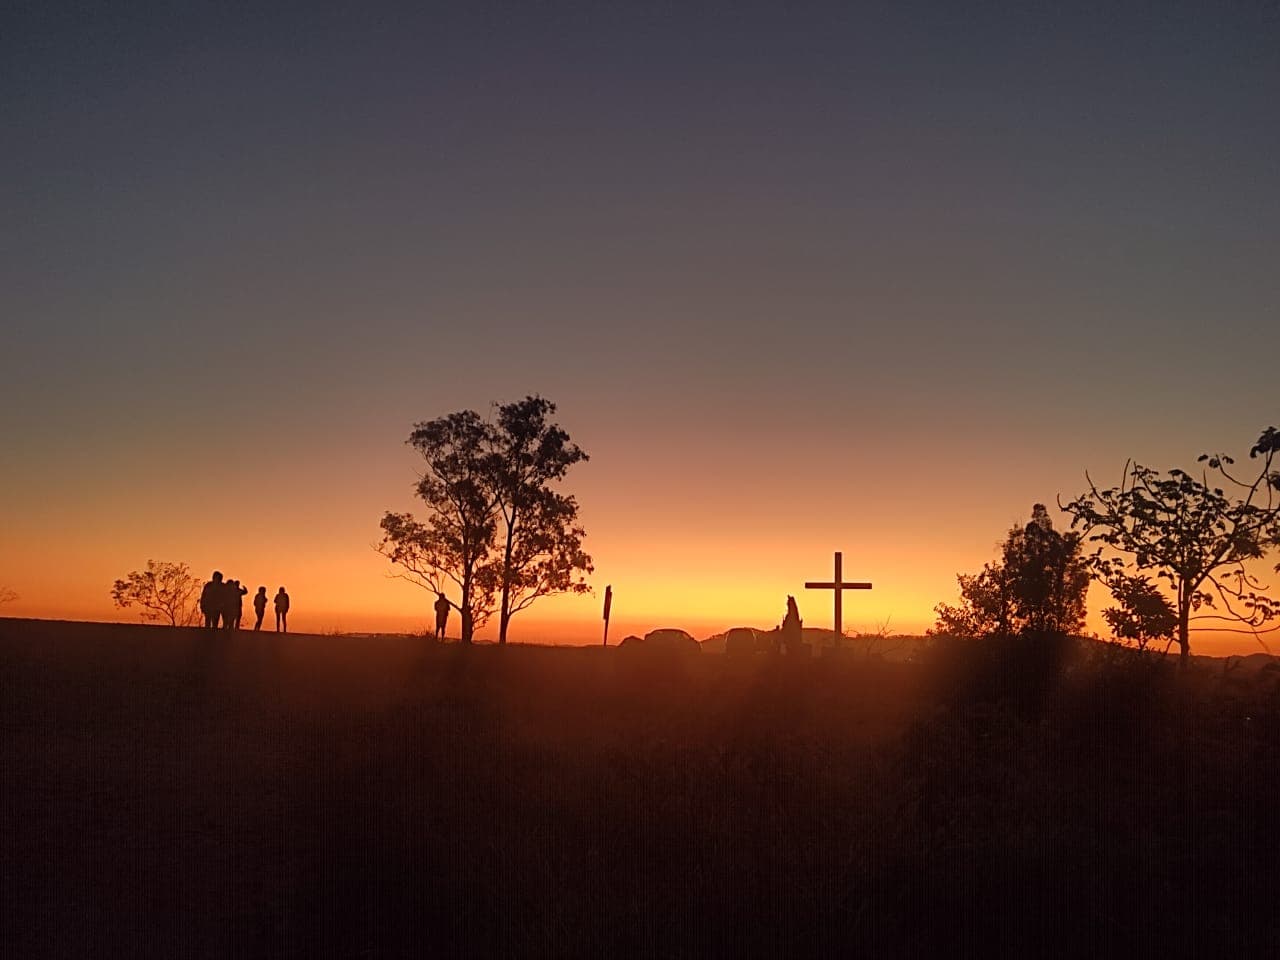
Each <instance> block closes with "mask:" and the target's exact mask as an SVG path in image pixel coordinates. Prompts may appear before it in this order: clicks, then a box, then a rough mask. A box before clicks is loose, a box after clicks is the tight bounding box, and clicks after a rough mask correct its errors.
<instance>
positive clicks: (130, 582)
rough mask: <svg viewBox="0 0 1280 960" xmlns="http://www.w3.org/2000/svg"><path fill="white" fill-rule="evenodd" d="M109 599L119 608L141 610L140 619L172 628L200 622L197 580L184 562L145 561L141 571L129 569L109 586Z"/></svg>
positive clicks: (198, 582)
mask: <svg viewBox="0 0 1280 960" xmlns="http://www.w3.org/2000/svg"><path fill="white" fill-rule="evenodd" d="M111 599H112V600H114V601H115V602H116V606H118V607H120V608H121V609H127V608H128V607H132V606H134V605H135V604H136V605H137V606H139V607H141V608H142V610H141V613H140V616H141V617H142V619H143V620H150V621H167V622H168V623H169V625H170V626H173V627H189V626H193V625H195V624H196V623H198V622H199V620H200V610H199V599H200V580H199V578H197V577H194V576H192V574H191V571H190V569H189V568H188V567H187V565H186V564H185V563H166V562H165V561H162V560H148V561H147V568H146V569H145V570H133V571H131V572H130V573H128V574H127V575H126V576H125V577H124V578H123V579H121V580H117V581H116V582H115V583H114V584H112V587H111Z"/></svg>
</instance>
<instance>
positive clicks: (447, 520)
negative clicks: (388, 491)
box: [375, 410, 499, 643]
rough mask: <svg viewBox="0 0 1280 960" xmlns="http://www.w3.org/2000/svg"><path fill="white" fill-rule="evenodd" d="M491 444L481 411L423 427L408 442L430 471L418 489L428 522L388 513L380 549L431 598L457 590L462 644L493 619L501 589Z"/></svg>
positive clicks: (452, 602)
mask: <svg viewBox="0 0 1280 960" xmlns="http://www.w3.org/2000/svg"><path fill="white" fill-rule="evenodd" d="M492 436H493V429H492V427H491V426H490V425H489V424H487V423H485V421H484V420H482V419H481V418H480V415H479V414H477V413H476V412H475V411H474V410H463V411H460V412H458V413H451V414H449V415H448V416H445V417H438V418H437V419H435V420H431V421H429V422H426V423H419V424H416V425H415V426H414V428H413V432H412V433H411V434H410V435H409V439H408V441H407V442H408V443H409V444H410V445H411V446H413V448H414V449H416V450H417V451H418V452H419V453H420V454H422V457H423V459H424V460H425V461H426V464H427V472H426V473H425V474H424V475H423V476H422V478H421V479H419V481H418V483H417V484H416V491H417V494H418V496H419V497H420V498H421V499H422V501H423V502H424V503H425V504H426V505H427V510H428V513H427V517H426V519H425V520H424V521H419V520H417V519H415V518H414V517H413V516H412V515H411V514H407V513H390V512H389V513H387V514H386V515H385V516H383V518H382V524H381V526H382V534H383V537H382V541H381V543H379V544H378V546H377V547H376V548H375V549H377V551H378V552H379V553H381V554H382V555H383V556H385V557H386V558H387V559H389V560H390V561H391V562H392V563H394V564H396V565H397V566H399V567H401V568H402V569H403V570H404V571H405V572H404V573H402V574H399V576H401V577H403V578H404V579H406V580H409V581H410V582H411V583H416V584H418V585H419V586H422V587H425V588H426V589H428V590H430V591H431V592H432V593H444V594H446V596H447V593H448V591H447V590H446V589H445V586H446V584H447V583H452V584H454V585H456V586H457V588H458V590H459V593H460V600H459V601H458V602H456V603H455V602H454V601H453V600H450V601H449V602H450V603H451V604H453V606H454V608H455V609H457V611H458V613H459V614H460V616H461V619H462V626H461V639H462V642H463V643H470V642H471V640H472V638H473V636H474V634H475V630H476V629H477V628H478V627H480V626H481V625H482V624H484V622H485V621H486V620H488V618H489V617H490V616H492V615H493V607H494V595H495V593H496V589H497V586H498V578H499V570H498V568H497V567H496V566H495V565H494V564H492V563H491V562H490V553H491V552H492V550H493V549H494V540H495V535H496V523H495V519H496V515H497V511H496V509H495V498H494V492H493V484H492V481H491V458H492Z"/></svg>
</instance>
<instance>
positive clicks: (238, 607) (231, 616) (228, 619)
mask: <svg viewBox="0 0 1280 960" xmlns="http://www.w3.org/2000/svg"><path fill="white" fill-rule="evenodd" d="M248 592H249V588H248V587H242V586H240V581H239V580H228V581H227V586H226V605H227V606H226V612H225V613H223V615H222V617H223V624H224V625H225V626H226V628H227V629H228V630H239V629H240V618H241V617H242V616H244V595H245V594H246V593H248Z"/></svg>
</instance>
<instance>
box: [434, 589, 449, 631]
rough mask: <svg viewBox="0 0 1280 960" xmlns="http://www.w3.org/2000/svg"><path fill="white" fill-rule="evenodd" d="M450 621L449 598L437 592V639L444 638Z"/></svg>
mask: <svg viewBox="0 0 1280 960" xmlns="http://www.w3.org/2000/svg"><path fill="white" fill-rule="evenodd" d="M448 623H449V598H448V597H446V596H445V595H444V594H443V593H437V594H436V639H437V640H443V639H444V628H445V626H446V625H447V624H448Z"/></svg>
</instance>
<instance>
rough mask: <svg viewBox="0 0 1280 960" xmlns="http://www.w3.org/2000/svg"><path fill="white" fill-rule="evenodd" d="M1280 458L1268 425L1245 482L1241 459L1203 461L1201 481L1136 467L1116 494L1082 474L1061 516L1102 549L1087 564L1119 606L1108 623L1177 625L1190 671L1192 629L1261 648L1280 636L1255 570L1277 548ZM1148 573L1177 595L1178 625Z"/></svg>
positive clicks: (1128, 469) (1278, 610) (1155, 632)
mask: <svg viewBox="0 0 1280 960" xmlns="http://www.w3.org/2000/svg"><path fill="white" fill-rule="evenodd" d="M1278 451H1280V433H1277V431H1276V428H1274V427H1268V428H1267V429H1266V430H1264V431H1263V432H1262V434H1261V435H1260V436H1259V438H1258V441H1257V442H1256V443H1255V444H1254V445H1253V447H1252V448H1251V449H1250V451H1249V457H1250V459H1252V460H1254V461H1256V462H1257V469H1256V472H1252V471H1251V472H1250V473H1249V474H1247V475H1243V476H1239V475H1237V471H1235V470H1234V469H1233V468H1234V464H1235V461H1234V460H1233V459H1232V458H1231V457H1229V456H1227V455H1225V454H1221V453H1218V454H1203V455H1201V456H1200V458H1199V460H1198V462H1199V463H1202V464H1204V467H1203V468H1202V469H1201V474H1200V477H1199V478H1197V477H1194V476H1192V475H1191V474H1190V473H1189V472H1188V471H1185V470H1181V469H1177V468H1175V469H1171V470H1169V471H1168V472H1167V473H1160V472H1158V471H1156V470H1153V469H1151V468H1150V467H1145V466H1142V465H1141V464H1138V463H1135V462H1133V461H1132V460H1130V461H1128V462H1126V463H1125V468H1124V472H1123V474H1122V476H1121V482H1120V485H1119V486H1116V487H1110V488H1107V489H1099V488H1098V486H1097V485H1096V484H1095V483H1094V482H1093V479H1092V478H1091V477H1090V476H1089V475H1088V474H1087V473H1086V474H1085V479H1086V480H1087V481H1088V484H1089V490H1088V491H1087V492H1086V493H1083V494H1081V495H1080V496H1078V497H1077V498H1076V499H1074V500H1072V501H1071V502H1070V503H1067V504H1065V505H1064V506H1063V507H1062V509H1063V510H1065V511H1066V512H1068V513H1069V514H1071V516H1072V522H1071V525H1072V529H1073V530H1074V529H1077V528H1079V531H1080V534H1081V535H1082V536H1087V538H1088V540H1089V542H1091V543H1096V544H1097V548H1096V549H1095V550H1094V552H1093V554H1092V555H1091V556H1090V557H1089V566H1090V570H1091V572H1092V574H1093V576H1094V577H1095V578H1096V579H1098V580H1099V581H1101V582H1103V583H1105V584H1107V585H1108V586H1109V587H1110V588H1111V590H1112V594H1113V596H1115V598H1116V600H1117V601H1118V602H1119V603H1120V606H1119V607H1117V608H1114V609H1115V610H1116V611H1117V612H1116V613H1114V614H1112V615H1111V616H1109V617H1108V620H1109V621H1111V622H1112V626H1113V627H1116V625H1117V624H1119V629H1120V630H1125V631H1139V632H1141V633H1144V634H1145V635H1147V636H1148V637H1150V636H1159V635H1161V634H1160V632H1159V631H1160V630H1165V631H1166V633H1165V634H1164V635H1168V634H1169V633H1172V632H1173V629H1174V627H1176V636H1177V640H1178V645H1179V648H1180V652H1181V659H1182V662H1183V663H1184V664H1185V663H1186V662H1187V660H1188V658H1189V657H1190V653H1191V639H1190V634H1191V631H1192V630H1194V629H1213V630H1218V631H1225V632H1243V633H1250V634H1252V635H1254V636H1255V637H1257V638H1258V639H1259V640H1260V641H1261V635H1262V634H1264V633H1267V632H1269V631H1272V630H1275V629H1280V601H1278V600H1277V599H1276V598H1274V597H1272V596H1270V595H1268V594H1267V592H1266V590H1267V588H1266V586H1265V585H1264V584H1263V583H1262V582H1261V581H1260V580H1259V579H1258V577H1257V575H1256V569H1255V567H1254V566H1251V563H1252V562H1254V561H1258V560H1261V559H1262V558H1263V557H1264V556H1265V555H1266V553H1267V552H1268V551H1270V550H1271V549H1272V548H1274V547H1275V546H1277V545H1278V544H1280V472H1277V471H1276V470H1274V469H1273V461H1274V459H1275V456H1276V453H1277V452H1278ZM1147 574H1153V575H1154V577H1155V580H1157V581H1161V580H1162V581H1164V582H1165V583H1167V584H1168V586H1169V589H1170V590H1171V591H1172V593H1173V595H1174V597H1173V599H1172V600H1171V601H1169V600H1166V603H1167V605H1168V609H1169V610H1170V611H1172V614H1173V616H1174V617H1175V624H1174V627H1170V625H1169V624H1168V621H1167V619H1166V618H1165V612H1164V611H1163V610H1161V609H1160V605H1159V603H1158V601H1156V600H1155V599H1154V598H1153V591H1155V586H1156V585H1155V584H1154V583H1152V582H1151V581H1150V580H1149V579H1147ZM1135 577H1137V579H1138V580H1139V581H1145V582H1146V583H1147V586H1146V587H1143V586H1141V584H1140V583H1137V582H1135ZM1156 592H1158V591H1156ZM1144 617H1145V618H1146V619H1145V621H1144V620H1143V618H1144ZM1264 646H1265V644H1264Z"/></svg>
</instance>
